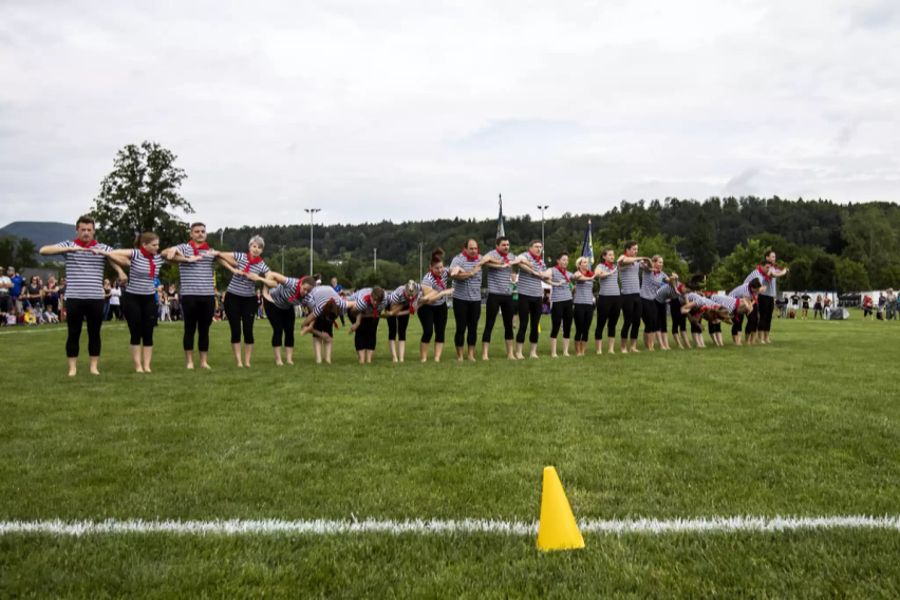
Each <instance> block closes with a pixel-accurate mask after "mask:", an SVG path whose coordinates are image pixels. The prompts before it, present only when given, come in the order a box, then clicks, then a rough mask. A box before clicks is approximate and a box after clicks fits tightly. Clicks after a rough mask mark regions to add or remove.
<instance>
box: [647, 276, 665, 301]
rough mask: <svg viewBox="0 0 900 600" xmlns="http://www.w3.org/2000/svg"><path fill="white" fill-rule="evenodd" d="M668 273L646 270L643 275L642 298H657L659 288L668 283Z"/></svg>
mask: <svg viewBox="0 0 900 600" xmlns="http://www.w3.org/2000/svg"><path fill="white" fill-rule="evenodd" d="M666 277H667V275H666V274H665V273H663V272H662V271H660V272H659V273H656V272H654V271H652V270H650V271H644V275H643V277H641V298H643V299H645V300H656V294H657V292H659V288H661V287H662V286H663V284H665V283H666Z"/></svg>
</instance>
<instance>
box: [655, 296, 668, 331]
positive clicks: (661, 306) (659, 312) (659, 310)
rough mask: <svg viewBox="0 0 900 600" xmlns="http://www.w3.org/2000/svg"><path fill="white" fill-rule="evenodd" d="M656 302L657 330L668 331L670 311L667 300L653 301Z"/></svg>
mask: <svg viewBox="0 0 900 600" xmlns="http://www.w3.org/2000/svg"><path fill="white" fill-rule="evenodd" d="M653 303H654V304H656V331H658V332H660V333H668V332H669V327H668V325H667V324H666V313H667V312H668V311H669V307H668V306H666V303H665V302H656V301H655V300H654V302H653Z"/></svg>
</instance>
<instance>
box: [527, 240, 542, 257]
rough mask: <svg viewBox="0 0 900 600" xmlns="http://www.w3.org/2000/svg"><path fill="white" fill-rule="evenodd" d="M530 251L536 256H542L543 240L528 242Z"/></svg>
mask: <svg viewBox="0 0 900 600" xmlns="http://www.w3.org/2000/svg"><path fill="white" fill-rule="evenodd" d="M528 251H529V252H531V253H532V254H533V255H534V256H540V255H541V254H543V252H544V244H543V243H541V240H531V241H530V242H528Z"/></svg>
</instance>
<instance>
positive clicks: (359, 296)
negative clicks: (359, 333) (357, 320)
mask: <svg viewBox="0 0 900 600" xmlns="http://www.w3.org/2000/svg"><path fill="white" fill-rule="evenodd" d="M371 296H372V288H362V289H360V290H356V293H355V294H353V295H352V296H350V298H349V300H348V302H349V304H350V305H351V306H353V307H354V308H355V309H356V311H357V312H360V313H362V314H363V315H365V316H367V317H371V316H374V315H375V313H376V312H379V313H380V312H382V311H384V309H385V308H387V296H385V298H384V299H383V300H382V301H381V302H380V303H379V304H378V306H375V305H374V304H373V303H372V297H371Z"/></svg>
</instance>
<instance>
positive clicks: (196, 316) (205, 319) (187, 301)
mask: <svg viewBox="0 0 900 600" xmlns="http://www.w3.org/2000/svg"><path fill="white" fill-rule="evenodd" d="M181 310H182V311H183V312H184V341H183V347H184V349H185V350H193V349H194V332H197V349H198V350H200V352H208V351H209V326H210V325H212V320H213V314H214V313H215V312H216V297H215V296H182V297H181Z"/></svg>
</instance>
